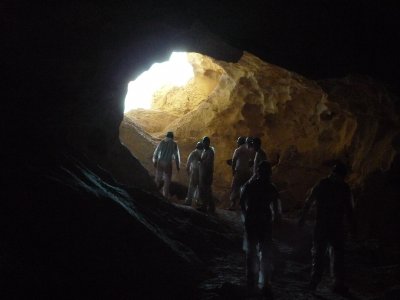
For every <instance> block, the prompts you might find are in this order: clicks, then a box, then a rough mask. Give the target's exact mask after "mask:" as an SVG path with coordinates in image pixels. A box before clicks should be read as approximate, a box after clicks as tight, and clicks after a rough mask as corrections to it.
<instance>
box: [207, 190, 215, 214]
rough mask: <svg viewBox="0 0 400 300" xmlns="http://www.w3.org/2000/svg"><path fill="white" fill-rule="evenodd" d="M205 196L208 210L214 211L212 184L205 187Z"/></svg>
mask: <svg viewBox="0 0 400 300" xmlns="http://www.w3.org/2000/svg"><path fill="white" fill-rule="evenodd" d="M207 198H208V201H207V202H208V211H209V212H211V213H213V212H215V202H214V198H213V195H212V186H211V185H208V187H207Z"/></svg>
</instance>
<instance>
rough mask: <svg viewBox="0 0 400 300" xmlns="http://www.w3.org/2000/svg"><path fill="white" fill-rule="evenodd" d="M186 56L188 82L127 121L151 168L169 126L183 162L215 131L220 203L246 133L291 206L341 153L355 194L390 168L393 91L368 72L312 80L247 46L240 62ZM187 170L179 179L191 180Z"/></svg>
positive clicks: (395, 127) (124, 132) (127, 132)
mask: <svg viewBox="0 0 400 300" xmlns="http://www.w3.org/2000/svg"><path fill="white" fill-rule="evenodd" d="M188 57H189V61H190V63H191V64H192V65H193V68H194V71H195V77H194V78H193V79H192V80H191V81H190V82H189V83H188V84H187V86H185V87H180V88H177V87H174V88H172V87H166V88H164V89H162V90H161V91H158V92H157V93H155V95H154V99H153V104H152V109H151V110H132V111H130V112H129V113H127V114H126V116H125V118H124V121H123V122H122V124H121V128H120V139H121V141H122V142H123V143H124V144H125V145H127V146H128V148H129V149H130V150H131V151H132V152H133V153H134V154H135V156H136V157H138V158H139V159H140V160H141V162H142V163H143V164H144V166H146V167H147V168H148V169H149V170H150V171H151V172H153V167H152V165H151V162H150V158H151V153H152V151H153V149H154V147H155V144H156V142H157V140H159V139H161V138H163V136H164V135H165V132H166V131H168V130H172V131H174V132H175V136H176V140H177V141H178V143H179V145H180V148H181V155H182V161H183V162H185V161H186V158H187V156H188V154H189V153H190V151H191V150H192V149H193V148H194V145H195V143H196V142H197V141H198V140H199V139H200V138H201V137H202V136H205V135H208V136H210V137H211V142H212V145H213V146H214V147H215V151H216V159H215V177H214V178H215V181H214V190H215V194H216V195H217V197H218V199H219V200H220V202H221V205H222V206H223V205H226V204H227V201H228V195H229V187H230V182H231V171H230V167H229V166H228V165H227V164H226V160H227V159H229V158H231V155H232V153H233V150H234V149H235V146H236V143H235V141H236V139H237V137H238V136H242V135H243V136H258V137H260V138H261V140H262V143H263V148H264V149H265V150H266V152H267V154H268V157H269V159H270V160H271V161H272V162H273V163H274V164H275V167H274V181H275V182H276V183H277V185H278V187H279V189H280V191H281V197H282V200H283V205H284V209H286V210H292V209H294V208H298V207H300V206H302V203H303V200H304V198H305V195H306V193H307V191H308V189H309V188H310V187H311V186H312V185H313V184H314V183H315V182H316V180H318V179H319V178H321V177H323V176H325V175H326V174H327V173H328V172H329V170H330V167H331V165H332V163H333V162H334V161H335V160H338V159H340V160H343V161H345V162H346V163H348V164H349V166H350V167H351V170H352V172H351V175H350V177H349V180H350V183H351V184H352V186H353V187H354V188H358V190H359V191H362V190H363V187H364V185H363V184H364V182H365V180H366V178H367V177H368V176H369V175H370V174H371V173H373V172H375V171H377V170H381V171H385V170H388V169H390V166H391V163H392V161H393V159H394V157H395V155H396V150H395V147H393V146H392V144H393V141H395V140H396V136H397V135H398V134H399V120H398V116H397V113H396V108H395V106H394V105H393V99H392V97H391V95H390V94H389V93H388V92H387V91H386V89H385V88H384V86H381V85H380V84H378V83H376V82H374V81H373V80H372V79H370V78H367V77H361V76H348V77H345V78H341V79H331V80H322V81H313V80H309V79H307V78H305V77H303V76H301V75H299V74H296V73H294V72H290V71H288V70H285V69H283V68H281V67H278V66H276V65H273V64H269V63H267V62H264V61H262V60H261V59H259V58H258V57H256V56H254V55H252V54H250V53H247V52H245V53H244V55H243V56H242V57H241V59H240V60H239V61H238V62H237V63H227V62H224V61H220V60H215V59H213V58H210V57H207V56H204V55H201V54H197V53H190V54H188ZM129 124H131V125H130V127H129ZM132 124H135V126H133V125H132ZM128 127H129V128H130V129H129V128H128ZM133 127H134V128H135V130H139V132H141V134H142V135H144V134H145V133H147V135H146V136H147V137H148V138H146V139H144V140H143V143H141V142H137V140H136V142H135V143H133V138H134V135H133V134H132V132H133V131H132V130H134V129H132V128H133ZM139 145H140V146H139ZM183 173H184V172H181V174H175V175H174V176H175V178H174V179H175V180H176V181H178V182H181V183H183V184H186V183H187V178H186V174H183Z"/></svg>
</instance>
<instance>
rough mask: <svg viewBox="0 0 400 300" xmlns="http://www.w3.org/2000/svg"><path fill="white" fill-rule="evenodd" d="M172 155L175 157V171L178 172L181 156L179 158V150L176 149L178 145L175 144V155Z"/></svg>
mask: <svg viewBox="0 0 400 300" xmlns="http://www.w3.org/2000/svg"><path fill="white" fill-rule="evenodd" d="M174 155H175V163H176V169H177V170H178V172H179V170H180V168H179V166H180V164H181V156H180V153H179V148H178V144H177V143H175V153H174Z"/></svg>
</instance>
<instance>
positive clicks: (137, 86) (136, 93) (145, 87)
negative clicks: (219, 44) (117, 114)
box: [125, 52, 194, 113]
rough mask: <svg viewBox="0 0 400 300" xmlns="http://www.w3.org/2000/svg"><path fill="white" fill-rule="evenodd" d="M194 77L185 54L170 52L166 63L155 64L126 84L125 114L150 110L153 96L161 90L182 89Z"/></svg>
mask: <svg viewBox="0 0 400 300" xmlns="http://www.w3.org/2000/svg"><path fill="white" fill-rule="evenodd" d="M193 77H194V73H193V66H192V65H191V64H190V62H189V60H188V54H187V53H186V52H172V54H171V56H170V58H169V60H168V61H166V62H163V63H155V64H153V65H152V66H151V68H150V69H149V70H148V71H145V72H143V73H142V74H141V75H139V76H138V77H137V78H136V79H135V80H134V81H131V82H129V84H128V93H127V94H126V97H125V113H127V112H129V111H131V110H132V109H138V108H143V109H150V108H151V104H152V100H153V97H154V94H155V93H156V92H157V91H159V90H161V89H171V88H173V87H182V86H184V85H186V84H187V82H188V81H189V80H190V79H192V78H193Z"/></svg>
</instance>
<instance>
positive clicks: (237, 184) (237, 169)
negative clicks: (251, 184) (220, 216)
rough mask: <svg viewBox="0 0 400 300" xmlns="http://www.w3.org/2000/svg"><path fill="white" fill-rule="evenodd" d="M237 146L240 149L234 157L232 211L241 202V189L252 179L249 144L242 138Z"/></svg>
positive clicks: (238, 140)
mask: <svg viewBox="0 0 400 300" xmlns="http://www.w3.org/2000/svg"><path fill="white" fill-rule="evenodd" d="M237 146H238V147H237V148H236V149H235V151H234V152H233V156H232V174H233V178H232V185H231V194H230V197H229V198H230V201H231V206H230V207H229V209H230V210H235V209H236V204H237V202H239V201H238V200H239V197H240V189H241V187H242V186H243V184H245V183H246V181H247V180H249V179H250V177H251V171H250V166H249V162H250V161H251V153H250V151H249V147H248V144H246V138H245V137H243V136H240V137H239V138H238V139H237Z"/></svg>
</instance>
